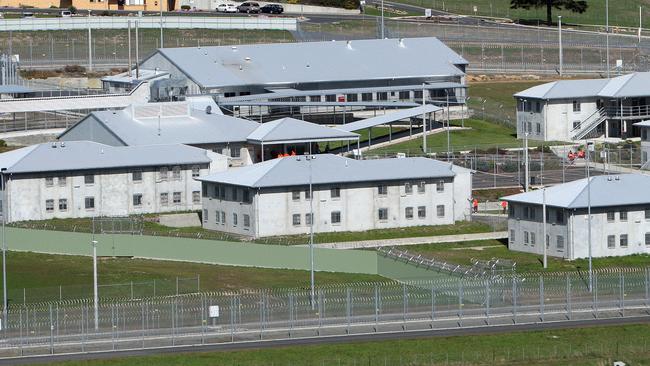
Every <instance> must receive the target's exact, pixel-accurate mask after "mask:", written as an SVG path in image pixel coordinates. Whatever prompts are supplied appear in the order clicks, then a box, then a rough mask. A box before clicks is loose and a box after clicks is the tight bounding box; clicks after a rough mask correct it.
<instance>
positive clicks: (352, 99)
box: [345, 94, 359, 102]
mask: <svg viewBox="0 0 650 366" xmlns="http://www.w3.org/2000/svg"><path fill="white" fill-rule="evenodd" d="M345 100H346V101H348V102H356V101H358V100H359V95H358V94H348V95H346V96H345Z"/></svg>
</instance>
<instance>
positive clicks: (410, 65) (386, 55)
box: [143, 37, 468, 88]
mask: <svg viewBox="0 0 650 366" xmlns="http://www.w3.org/2000/svg"><path fill="white" fill-rule="evenodd" d="M157 52H158V53H160V54H161V55H163V56H164V57H165V58H167V59H168V60H169V61H170V62H172V63H173V64H174V65H175V66H176V67H177V68H178V69H179V70H181V71H182V72H183V73H185V74H186V75H187V76H188V77H189V78H190V79H192V80H193V81H194V82H196V83H197V84H199V85H201V86H202V87H205V88H218V87H224V86H236V85H260V84H287V83H315V82H328V81H347V80H368V79H394V78H417V77H429V76H437V75H445V76H446V75H463V74H464V73H463V72H462V71H461V70H460V69H459V68H458V67H457V66H456V65H466V64H467V63H468V62H467V60H465V59H464V58H463V57H461V56H460V55H459V54H457V53H456V52H454V51H453V50H452V49H451V48H449V47H447V46H446V45H445V44H444V43H442V42H441V41H440V40H438V39H437V38H435V37H426V38H405V39H400V40H397V39H372V40H355V41H332V42H297V43H277V44H256V45H238V46H214V47H181V48H161V49H158V51H157ZM422 60H426V62H422ZM143 64H145V65H146V60H145V61H144V62H143Z"/></svg>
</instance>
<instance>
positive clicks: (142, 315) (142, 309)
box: [140, 300, 145, 348]
mask: <svg viewBox="0 0 650 366" xmlns="http://www.w3.org/2000/svg"><path fill="white" fill-rule="evenodd" d="M140 308H141V309H140V310H141V316H140V318H141V320H142V348H144V315H145V314H144V300H140Z"/></svg>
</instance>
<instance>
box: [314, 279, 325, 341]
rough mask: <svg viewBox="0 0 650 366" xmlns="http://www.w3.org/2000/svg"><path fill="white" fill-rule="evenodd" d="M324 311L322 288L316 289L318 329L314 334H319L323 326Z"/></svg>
mask: <svg viewBox="0 0 650 366" xmlns="http://www.w3.org/2000/svg"><path fill="white" fill-rule="evenodd" d="M324 311H325V304H323V289H319V290H318V330H317V332H316V335H320V330H321V328H322V327H323V312H324Z"/></svg>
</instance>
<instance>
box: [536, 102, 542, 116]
mask: <svg viewBox="0 0 650 366" xmlns="http://www.w3.org/2000/svg"><path fill="white" fill-rule="evenodd" d="M541 111H542V103H540V102H539V101H537V102H535V112H537V113H540V112H541Z"/></svg>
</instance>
